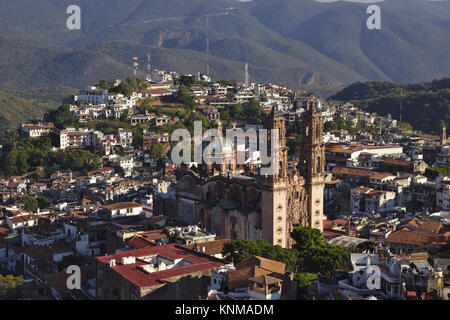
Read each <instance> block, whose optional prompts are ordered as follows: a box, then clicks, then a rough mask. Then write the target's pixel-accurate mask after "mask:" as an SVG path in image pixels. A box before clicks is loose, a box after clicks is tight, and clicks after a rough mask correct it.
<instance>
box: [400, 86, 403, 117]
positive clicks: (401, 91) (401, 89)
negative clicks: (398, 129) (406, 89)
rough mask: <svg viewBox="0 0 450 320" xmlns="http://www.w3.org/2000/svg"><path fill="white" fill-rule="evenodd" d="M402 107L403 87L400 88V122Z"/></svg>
mask: <svg viewBox="0 0 450 320" xmlns="http://www.w3.org/2000/svg"><path fill="white" fill-rule="evenodd" d="M402 109H403V88H400V122H402V113H403V112H402Z"/></svg>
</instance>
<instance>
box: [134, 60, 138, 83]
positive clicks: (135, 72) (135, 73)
mask: <svg viewBox="0 0 450 320" xmlns="http://www.w3.org/2000/svg"><path fill="white" fill-rule="evenodd" d="M137 61H138V57H133V76H134V78H135V79H136V75H137V67H138V63H137Z"/></svg>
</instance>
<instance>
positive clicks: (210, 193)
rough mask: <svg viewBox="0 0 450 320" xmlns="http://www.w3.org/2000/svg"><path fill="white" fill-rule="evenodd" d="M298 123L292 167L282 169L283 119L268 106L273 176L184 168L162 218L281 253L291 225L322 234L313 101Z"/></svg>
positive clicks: (222, 167) (318, 125) (320, 146)
mask: <svg viewBox="0 0 450 320" xmlns="http://www.w3.org/2000/svg"><path fill="white" fill-rule="evenodd" d="M302 120H303V126H302V127H303V129H302V135H303V139H302V142H301V145H299V146H298V147H299V148H300V159H299V160H300V161H299V163H298V166H297V168H295V169H291V170H288V163H287V162H288V161H287V154H288V148H287V147H286V128H285V119H284V117H283V116H282V115H280V114H279V113H278V109H277V108H276V107H274V108H273V110H272V112H271V113H270V115H269V116H268V117H267V119H266V120H265V122H264V128H265V129H268V130H270V129H275V130H278V133H279V145H280V147H279V150H278V152H279V154H278V159H279V166H278V169H277V170H276V172H275V174H274V175H261V174H258V172H257V170H256V172H255V170H252V168H248V167H245V166H246V165H244V168H243V167H240V168H237V167H236V165H235V164H229V161H228V162H227V163H225V161H224V162H223V163H222V164H219V165H217V164H214V165H210V164H209V165H201V166H199V167H196V168H191V169H189V170H187V169H186V168H184V169H183V170H181V171H180V172H179V173H178V176H177V184H176V200H175V201H176V203H175V204H174V206H173V209H172V210H168V212H165V214H166V215H168V216H172V217H173V218H174V219H175V220H178V221H183V222H185V223H188V224H197V225H201V226H202V227H204V228H206V229H207V230H208V231H209V232H212V233H215V234H216V235H217V236H219V237H223V238H230V239H250V240H262V239H263V240H267V241H268V242H269V243H271V244H273V245H280V246H282V247H284V248H290V247H292V245H293V243H294V242H293V239H292V238H291V237H290V233H291V231H292V230H293V228H294V225H295V224H301V225H303V226H310V227H313V228H317V229H319V230H321V231H322V230H323V189H324V166H325V146H324V143H323V121H322V117H321V115H320V114H319V113H318V111H317V105H316V103H315V102H311V103H310V104H309V106H308V109H307V110H306V111H305V113H304V114H303V117H302ZM268 139H270V135H269V136H268ZM269 145H270V144H269ZM227 156H229V152H228V153H227ZM234 156H235V155H234Z"/></svg>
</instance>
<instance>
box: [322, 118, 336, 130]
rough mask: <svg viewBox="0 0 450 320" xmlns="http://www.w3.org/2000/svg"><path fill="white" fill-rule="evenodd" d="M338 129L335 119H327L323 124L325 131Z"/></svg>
mask: <svg viewBox="0 0 450 320" xmlns="http://www.w3.org/2000/svg"><path fill="white" fill-rule="evenodd" d="M335 130H338V125H337V123H336V122H335V121H333V120H331V121H327V122H325V124H324V131H325V132H330V131H335Z"/></svg>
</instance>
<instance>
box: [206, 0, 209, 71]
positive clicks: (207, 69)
mask: <svg viewBox="0 0 450 320" xmlns="http://www.w3.org/2000/svg"><path fill="white" fill-rule="evenodd" d="M206 74H207V75H209V10H208V0H206Z"/></svg>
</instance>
